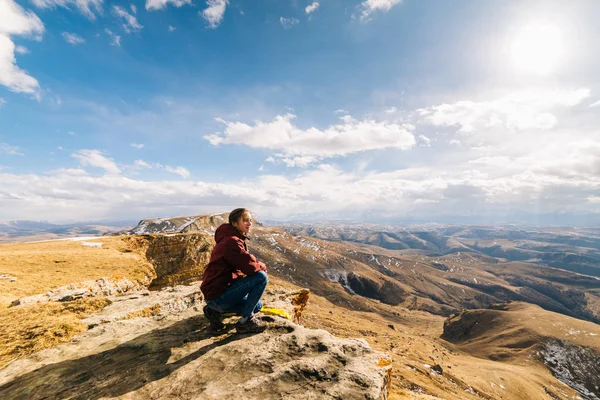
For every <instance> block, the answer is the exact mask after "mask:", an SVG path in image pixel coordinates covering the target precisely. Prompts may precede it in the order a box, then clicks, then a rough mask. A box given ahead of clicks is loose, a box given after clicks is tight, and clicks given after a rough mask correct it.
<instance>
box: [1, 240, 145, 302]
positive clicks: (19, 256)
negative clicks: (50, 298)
mask: <svg viewBox="0 0 600 400" xmlns="http://www.w3.org/2000/svg"><path fill="white" fill-rule="evenodd" d="M88 241H91V242H95V243H102V247H100V248H95V247H86V246H83V245H82V242H78V241H66V240H59V241H50V242H38V243H20V244H2V245H0V274H8V275H11V276H14V277H16V278H17V280H16V281H15V282H9V281H5V280H0V309H2V308H5V307H6V306H8V305H9V304H10V303H11V302H12V301H13V300H16V299H18V298H21V297H25V296H31V295H34V294H40V293H45V292H47V291H49V290H51V289H54V288H57V287H60V286H64V285H68V284H72V283H77V282H82V281H86V280H95V279H99V278H102V277H110V276H115V275H119V276H123V277H125V278H128V279H130V280H132V281H139V282H145V283H149V282H148V277H149V276H153V275H154V269H153V267H152V265H151V264H150V263H149V262H148V261H147V260H146V259H145V258H144V257H143V256H142V255H140V254H138V252H136V251H135V250H136V249H132V248H131V245H129V244H127V243H126V242H125V241H124V240H123V238H122V237H105V238H101V239H90V240H88Z"/></svg>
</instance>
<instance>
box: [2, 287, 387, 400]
mask: <svg viewBox="0 0 600 400" xmlns="http://www.w3.org/2000/svg"><path fill="white" fill-rule="evenodd" d="M196 287H197V286H196V285H193V286H190V287H187V288H186V287H179V288H173V289H172V290H169V289H166V290H163V291H161V292H148V293H139V297H136V296H133V295H128V296H124V297H123V299H121V301H120V303H121V305H119V304H118V303H119V302H114V303H113V305H111V306H110V307H108V308H107V309H105V310H104V311H103V316H104V317H107V316H112V317H118V316H122V315H123V314H124V312H125V311H132V310H135V309H136V308H140V307H144V306H147V305H149V304H154V303H157V304H158V303H160V304H168V303H169V302H172V300H174V299H178V298H181V297H182V296H183V297H186V298H189V297H190V296H193V294H194V288H196ZM282 293H283V292H282V291H281V290H278V289H271V290H269V292H268V293H267V294H266V295H265V297H264V299H263V300H264V302H265V305H266V306H267V307H268V306H279V307H283V308H289V307H290V306H291V303H289V300H282V298H286V299H289V297H286V296H282ZM169 294H170V295H171V297H169ZM161 302H162V303H161ZM186 304H188V307H187V308H185V307H183V308H179V309H177V308H172V309H171V310H169V311H164V312H162V313H161V314H160V315H155V316H150V317H146V318H129V319H122V318H114V319H113V320H112V322H110V321H109V322H106V323H103V324H100V325H97V326H96V327H95V328H93V329H90V330H89V331H87V332H85V333H84V334H82V335H80V336H77V337H76V338H75V339H74V340H73V341H72V342H70V343H68V344H64V345H60V346H57V347H54V348H52V349H48V350H43V351H41V352H38V353H36V354H34V355H32V356H30V357H27V358H25V359H21V360H18V361H15V362H13V363H11V364H10V365H9V366H8V367H6V368H5V369H4V370H2V371H0V398H2V399H28V400H30V399H32V400H35V399H42V398H43V399H47V398H49V399H54V398H60V399H75V398H85V399H100V398H127V399H165V398H178V399H235V398H237V399H260V400H269V399H282V398H285V399H373V400H375V399H386V398H387V393H388V387H389V386H388V385H389V379H390V376H391V369H390V368H391V365H390V363H389V359H388V357H387V356H386V355H384V354H381V353H378V352H375V351H374V350H372V349H371V348H370V347H369V345H368V344H367V342H366V341H364V340H363V339H338V338H335V337H334V336H332V335H331V334H330V333H328V332H326V331H324V330H312V329H307V328H304V327H302V326H300V325H297V324H294V323H292V322H291V321H288V320H286V319H283V318H279V317H276V316H265V317H263V319H264V320H265V321H267V322H268V323H269V329H267V331H265V332H263V333H261V334H257V335H238V334H236V333H234V332H235V331H234V330H233V329H230V331H229V332H227V333H225V334H222V335H220V336H216V337H215V336H211V335H210V334H208V333H207V331H206V328H207V327H208V321H207V320H206V319H205V317H204V316H203V315H202V313H201V311H200V310H201V309H202V305H203V303H202V302H200V301H199V300H196V301H195V306H192V305H193V303H191V302H189V303H186ZM108 319H110V318H108ZM226 322H228V326H230V327H232V325H231V324H232V323H233V322H235V317H232V318H230V319H229V320H226Z"/></svg>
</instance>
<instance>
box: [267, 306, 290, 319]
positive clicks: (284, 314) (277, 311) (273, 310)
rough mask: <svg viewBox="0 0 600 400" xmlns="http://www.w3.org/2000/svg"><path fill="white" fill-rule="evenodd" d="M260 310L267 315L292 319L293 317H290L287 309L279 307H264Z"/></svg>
mask: <svg viewBox="0 0 600 400" xmlns="http://www.w3.org/2000/svg"><path fill="white" fill-rule="evenodd" d="M260 311H261V312H262V313H263V314H265V315H278V316H280V317H283V318H287V319H292V317H290V314H288V312H287V311H285V310H282V309H279V308H266V307H263V308H262V309H261V310H260Z"/></svg>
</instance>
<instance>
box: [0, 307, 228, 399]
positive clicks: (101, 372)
mask: <svg viewBox="0 0 600 400" xmlns="http://www.w3.org/2000/svg"><path fill="white" fill-rule="evenodd" d="M207 326H208V323H207V321H206V319H205V318H204V317H200V316H198V317H193V318H189V319H187V320H184V321H179V322H176V323H174V324H173V325H171V326H169V327H167V328H164V329H157V330H154V331H151V332H149V333H147V334H144V335H141V336H138V337H136V338H135V339H133V340H131V341H129V342H127V343H124V344H121V345H119V346H117V347H115V348H113V349H110V350H107V351H104V352H102V353H98V354H94V355H90V356H87V357H83V358H79V359H77V360H68V361H62V362H59V363H56V364H51V365H47V366H44V367H42V368H39V369H37V370H35V371H32V372H29V373H26V374H24V375H21V376H19V377H17V378H15V379H14V380H13V381H11V382H9V383H7V384H5V385H4V386H1V387H0V398H1V399H27V400H35V399H99V398H106V397H108V398H111V397H116V396H121V395H124V394H126V393H129V392H133V391H135V390H137V389H139V388H141V387H143V386H144V385H146V384H148V383H150V382H152V381H156V380H159V379H161V378H164V377H165V376H168V375H169V374H171V373H172V372H174V371H176V370H177V369H179V368H181V367H183V366H185V365H186V364H188V363H190V362H192V361H194V360H196V359H197V358H199V357H202V356H203V355H204V354H206V353H207V352H209V351H210V350H212V349H214V348H216V347H218V346H221V345H225V344H227V343H230V342H233V341H235V340H238V339H239V336H238V335H235V334H232V335H228V336H226V337H224V338H222V339H218V340H216V341H210V343H209V344H207V345H206V346H203V347H201V348H199V349H198V350H196V351H194V352H192V353H190V354H189V355H187V356H185V357H183V358H181V359H179V360H177V361H175V362H172V363H168V362H169V358H170V357H171V354H172V349H174V348H178V347H181V346H183V345H184V344H185V343H187V342H197V341H201V340H203V339H208V338H209V337H210V336H211V334H210V333H208V332H206V328H207Z"/></svg>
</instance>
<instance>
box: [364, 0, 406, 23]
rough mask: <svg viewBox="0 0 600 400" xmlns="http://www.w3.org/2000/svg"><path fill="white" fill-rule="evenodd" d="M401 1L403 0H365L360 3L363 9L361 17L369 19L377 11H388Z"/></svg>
mask: <svg viewBox="0 0 600 400" xmlns="http://www.w3.org/2000/svg"><path fill="white" fill-rule="evenodd" d="M400 3H402V0H365V1H363V2H362V3H361V4H360V8H361V9H362V12H361V15H360V19H362V20H367V19H368V18H369V17H370V16H371V14H372V13H374V12H376V11H381V12H388V11H390V10H391V9H392V7H394V6H395V5H398V4H400Z"/></svg>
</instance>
